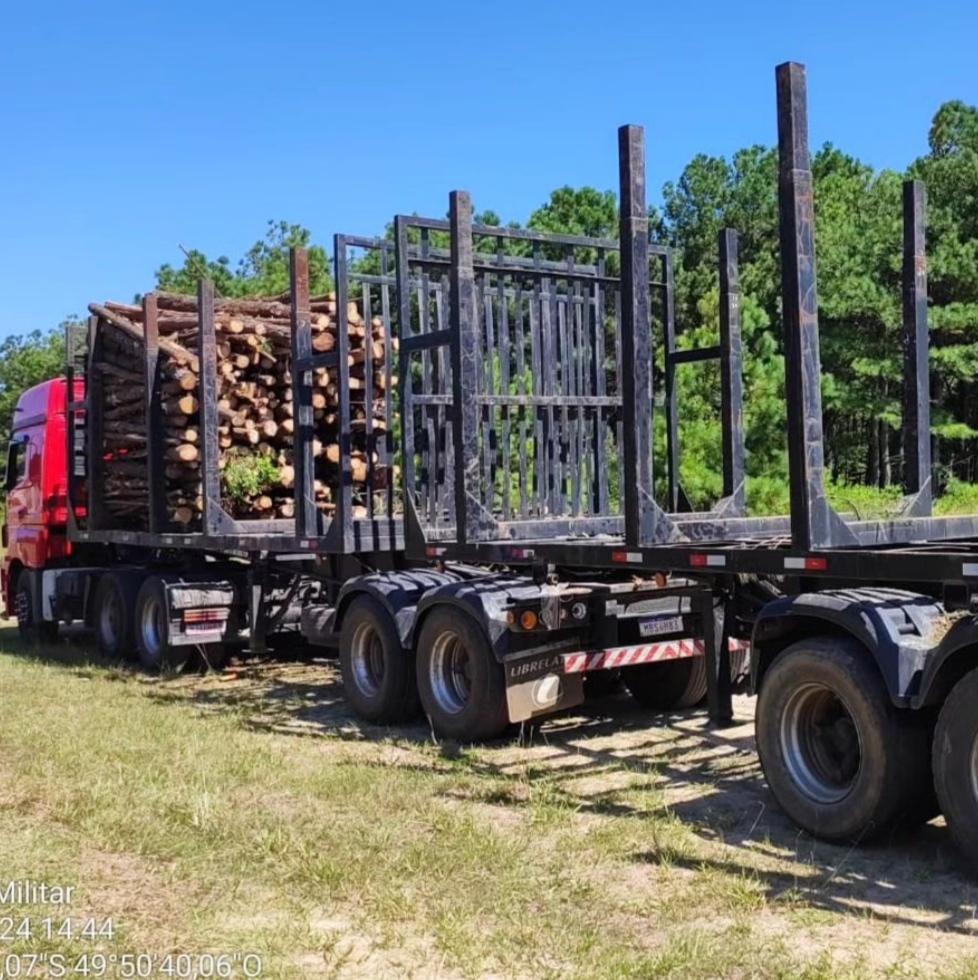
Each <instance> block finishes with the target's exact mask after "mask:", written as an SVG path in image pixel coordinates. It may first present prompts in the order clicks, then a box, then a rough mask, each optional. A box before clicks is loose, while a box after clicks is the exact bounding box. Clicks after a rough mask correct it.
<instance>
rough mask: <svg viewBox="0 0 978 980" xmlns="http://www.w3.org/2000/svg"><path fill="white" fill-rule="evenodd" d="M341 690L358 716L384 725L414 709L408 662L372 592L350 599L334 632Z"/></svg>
mask: <svg viewBox="0 0 978 980" xmlns="http://www.w3.org/2000/svg"><path fill="white" fill-rule="evenodd" d="M340 672H341V673H342V675H343V692H344V694H345V695H346V699H347V700H348V701H349V702H350V704H351V705H352V706H353V709H354V711H356V713H357V714H358V715H360V717H361V718H365V719H366V720H367V721H372V722H376V723H380V724H385V725H393V724H397V723H398V722H402V721H408V720H410V719H411V718H414V717H416V716H417V714H418V711H419V707H420V705H419V702H418V685H417V680H416V678H415V670H414V661H413V658H412V657H411V655H410V653H409V652H408V651H407V650H405V649H404V647H403V646H402V645H401V638H400V636H398V633H397V628H396V627H395V625H394V623H393V621H392V620H391V617H390V615H389V614H388V612H387V610H386V609H385V608H384V607H383V605H382V604H381V603H380V602H379V601H378V600H377V599H375V598H374V597H373V596H369V595H362V596H360V597H359V598H357V599H355V600H354V601H353V604H352V605H351V606H350V609H349V610H348V612H347V614H346V616H345V617H344V618H343V628H342V631H341V633H340Z"/></svg>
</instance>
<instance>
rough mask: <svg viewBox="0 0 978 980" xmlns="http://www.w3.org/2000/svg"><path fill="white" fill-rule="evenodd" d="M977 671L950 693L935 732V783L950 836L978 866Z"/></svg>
mask: <svg viewBox="0 0 978 980" xmlns="http://www.w3.org/2000/svg"><path fill="white" fill-rule="evenodd" d="M976 698H978V670H973V671H971V673H969V674H966V675H965V676H964V677H963V678H962V679H961V680H960V681H958V683H957V684H955V686H954V689H953V690H952V691H951V693H950V695H948V699H947V700H946V701H945V702H944V706H943V707H942V708H941V713H940V715H939V716H938V719H937V730H936V731H935V733H934V754H933V759H934V785H935V787H936V788H937V798H938V800H939V801H940V807H941V812H942V813H943V814H944V819H945V820H946V821H947V827H948V830H950V832H951V839H952V840H953V841H954V843H955V844H957V846H958V847H959V848H960V849H961V851H962V852H963V853H964V855H965V857H966V858H967V859H968V861H969V862H970V863H971V864H972V865H973V866H978V712H976V710H975V705H976V703H978V702H976Z"/></svg>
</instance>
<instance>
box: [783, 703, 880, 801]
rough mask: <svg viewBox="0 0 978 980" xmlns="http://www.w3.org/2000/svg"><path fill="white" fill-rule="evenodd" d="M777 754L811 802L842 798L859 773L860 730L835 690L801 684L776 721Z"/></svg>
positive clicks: (839, 799)
mask: <svg viewBox="0 0 978 980" xmlns="http://www.w3.org/2000/svg"><path fill="white" fill-rule="evenodd" d="M781 754H782V758H783V759H784V763H785V766H786V768H787V769H788V773H789V775H790V776H791V779H792V781H793V782H794V783H795V785H796V786H797V787H798V789H799V790H801V792H802V793H804V795H805V796H807V797H808V798H809V799H810V800H813V801H814V802H815V803H821V804H832V803H838V802H840V801H841V800H843V799H845V797H846V796H847V795H848V793H849V791H850V790H851V788H852V785H853V783H854V782H855V780H856V777H857V776H858V774H859V767H860V758H861V753H860V745H859V732H858V731H857V729H856V726H855V723H854V722H853V719H852V715H851V714H850V713H849V710H848V709H847V708H846V705H845V703H844V702H843V700H842V699H841V698H840V697H839V696H838V695H837V694H836V693H835V692H834V691H831V690H830V689H829V688H827V687H824V686H823V685H821V684H806V685H804V686H803V687H800V688H799V689H798V690H797V691H795V692H794V694H793V695H792V696H791V698H790V699H789V701H788V704H787V706H786V707H785V711H784V715H783V716H782V720H781Z"/></svg>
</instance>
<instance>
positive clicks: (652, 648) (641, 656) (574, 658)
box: [564, 639, 750, 674]
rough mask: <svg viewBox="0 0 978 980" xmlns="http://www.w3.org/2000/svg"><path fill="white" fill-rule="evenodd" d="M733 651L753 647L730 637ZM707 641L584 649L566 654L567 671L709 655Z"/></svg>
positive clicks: (744, 641)
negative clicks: (580, 651)
mask: <svg viewBox="0 0 978 980" xmlns="http://www.w3.org/2000/svg"><path fill="white" fill-rule="evenodd" d="M728 646H729V648H730V652H731V653H737V652H739V651H741V650H749V649H750V644H749V643H748V642H747V641H746V640H734V639H731V640H729V641H728ZM705 656H706V644H705V643H704V642H703V641H702V640H694V639H682V640H662V641H660V642H659V643H648V644H645V645H643V646H638V647H612V648H611V649H610V650H585V651H583V652H582V653H567V654H565V655H564V673H565V674H583V673H584V672H585V671H588V670H613V669H614V668H615V667H631V666H633V665H635V664H651V663H656V662H658V661H660V660H682V659H683V658H685V657H705Z"/></svg>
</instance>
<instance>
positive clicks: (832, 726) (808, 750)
mask: <svg viewBox="0 0 978 980" xmlns="http://www.w3.org/2000/svg"><path fill="white" fill-rule="evenodd" d="M755 735H756V738H757V751H758V755H759V757H760V761H761V767H762V768H763V770H764V775H765V777H766V779H767V782H768V786H769V788H770V790H771V792H772V794H773V795H774V797H775V799H776V800H777V802H778V804H779V805H780V806H781V808H782V810H784V811H785V813H787V814H788V816H789V817H790V818H791V819H792V821H794V823H796V824H797V825H798V826H799V827H801V828H802V829H804V830H806V831H808V832H809V833H810V834H812V835H813V836H815V837H820V838H823V839H825V840H833V841H847V842H860V841H868V840H871V839H873V838H875V837H878V836H880V835H881V834H883V833H885V832H886V831H888V830H890V829H892V828H893V827H895V826H897V825H904V826H908V825H913V824H917V823H920V822H924V821H927V820H929V819H931V818H932V817H934V816H936V813H937V801H936V798H935V794H934V786H933V779H932V775H931V763H930V744H931V730H930V725H929V724H928V722H927V719H926V717H924V716H918V715H917V714H916V713H911V712H907V711H901V710H899V709H897V708H895V707H894V706H893V704H892V702H891V700H890V697H889V694H888V693H887V690H886V685H885V683H884V681H883V678H882V676H881V675H880V672H879V670H878V668H877V667H876V664H875V663H874V662H873V661H872V659H871V657H870V656H869V654H868V653H867V651H866V650H865V649H864V648H863V647H862V646H861V645H860V644H859V643H858V642H856V641H855V640H853V639H851V638H849V637H837V636H832V637H816V638H811V639H805V640H802V641H800V642H798V643H795V644H793V645H792V646H790V647H788V648H787V649H785V650H784V651H782V652H781V653H780V654H779V655H778V657H777V658H776V659H775V661H774V662H773V664H772V665H771V667H770V668H769V670H768V671H767V673H766V674H765V676H764V681H763V684H762V686H761V692H760V695H759V697H758V702H757V715H756V720H755Z"/></svg>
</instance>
